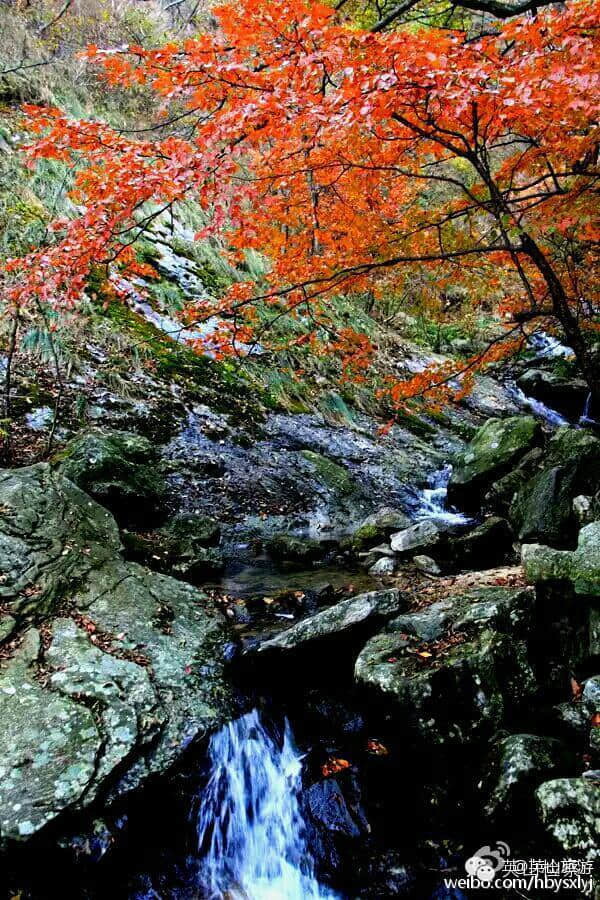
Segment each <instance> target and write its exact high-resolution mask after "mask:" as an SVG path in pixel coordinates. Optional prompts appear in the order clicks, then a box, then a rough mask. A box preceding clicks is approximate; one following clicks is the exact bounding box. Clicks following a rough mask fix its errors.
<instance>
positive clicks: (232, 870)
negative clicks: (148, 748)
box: [197, 710, 336, 900]
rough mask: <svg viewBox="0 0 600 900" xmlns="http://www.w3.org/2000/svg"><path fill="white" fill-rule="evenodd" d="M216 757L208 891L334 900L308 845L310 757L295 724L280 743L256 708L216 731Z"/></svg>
mask: <svg viewBox="0 0 600 900" xmlns="http://www.w3.org/2000/svg"><path fill="white" fill-rule="evenodd" d="M209 757H210V762H211V774H210V779H209V782H208V784H207V786H206V789H205V791H204V793H203V795H202V797H201V803H200V809H199V811H198V818H197V831H198V847H199V852H200V856H201V863H200V868H199V887H200V888H201V889H202V891H203V892H206V893H203V894H202V896H206V897H207V898H210V900H217V898H219V900H220V898H225V897H226V898H228V900H333V898H334V897H335V896H336V895H335V894H333V893H332V892H331V891H329V890H328V889H326V888H323V887H322V886H321V885H319V883H318V881H317V879H316V876H315V867H314V861H313V858H312V855H311V853H310V849H309V848H308V846H307V842H306V833H305V824H304V820H303V817H302V813H301V811H300V805H299V795H300V790H301V786H302V785H301V769H302V765H301V760H302V756H301V754H300V753H299V752H298V750H297V749H296V747H295V745H294V741H293V737H292V734H291V731H290V727H289V724H288V723H287V722H286V725H285V729H284V733H283V736H282V740H281V742H279V741H277V740H276V739H275V738H274V737H273V736H272V735H271V734H270V732H269V731H268V730H267V728H266V727H265V725H264V724H263V722H262V721H261V718H260V715H259V713H258V711H257V710H253V711H252V712H249V713H247V714H246V715H245V716H242V717H241V718H240V719H237V720H236V721H235V722H231V723H230V724H229V725H226V726H225V727H224V728H223V729H221V731H219V732H218V733H217V734H215V735H214V736H213V737H212V739H211V741H210V746H209Z"/></svg>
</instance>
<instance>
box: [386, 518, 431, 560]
mask: <svg viewBox="0 0 600 900" xmlns="http://www.w3.org/2000/svg"><path fill="white" fill-rule="evenodd" d="M443 534H444V530H443V529H442V528H440V526H439V525H437V524H436V523H435V522H432V521H429V520H427V519H426V520H424V521H423V522H417V523H416V525H411V527H410V528H405V529H404V530H403V531H398V532H396V534H393V535H392V537H391V540H390V544H391V547H392V550H393V551H394V553H399V554H407V553H410V552H411V551H414V550H421V549H423V550H425V549H427V548H428V547H435V546H436V545H438V544H439V543H440V541H441V539H442V535H443Z"/></svg>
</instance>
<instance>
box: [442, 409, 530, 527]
mask: <svg viewBox="0 0 600 900" xmlns="http://www.w3.org/2000/svg"><path fill="white" fill-rule="evenodd" d="M541 435H542V431H541V426H540V425H539V423H538V422H537V421H536V420H535V419H534V418H533V417H532V416H512V417H510V418H508V419H490V420H489V421H488V422H486V423H485V425H482V427H481V428H480V429H479V430H478V431H477V433H476V435H475V437H474V438H473V440H472V441H471V443H470V444H469V445H468V446H467V448H466V450H465V451H464V452H463V453H462V454H461V455H460V456H459V458H458V461H457V463H456V464H455V466H454V468H453V470H452V476H451V478H450V482H449V484H448V501H449V502H450V503H451V504H452V505H454V506H457V507H458V508H460V509H471V510H473V509H478V508H479V507H480V506H481V502H482V499H483V496H484V494H485V493H486V491H487V489H488V488H489V487H490V485H491V484H493V482H494V481H496V480H497V479H498V478H500V477H502V476H503V475H505V474H506V473H507V472H509V471H510V470H511V468H512V467H513V466H514V465H515V464H516V463H517V462H518V461H519V460H520V459H521V458H522V457H523V456H524V455H525V454H526V453H527V451H528V450H530V449H531V448H532V447H533V446H534V445H535V444H537V443H539V442H540V440H541Z"/></svg>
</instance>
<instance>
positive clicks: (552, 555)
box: [521, 522, 600, 596]
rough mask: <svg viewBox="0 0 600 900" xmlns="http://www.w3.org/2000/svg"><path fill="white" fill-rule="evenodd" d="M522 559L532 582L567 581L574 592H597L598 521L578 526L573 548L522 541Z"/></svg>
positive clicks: (599, 585)
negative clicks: (581, 526) (552, 546)
mask: <svg viewBox="0 0 600 900" xmlns="http://www.w3.org/2000/svg"><path fill="white" fill-rule="evenodd" d="M521 559H522V563H523V568H524V570H525V577H526V578H527V580H528V581H529V582H530V583H531V584H540V583H542V582H552V581H568V582H571V584H572V585H573V589H574V591H575V593H576V594H587V595H590V596H600V522H592V523H591V524H590V525H586V526H585V527H584V528H582V529H581V531H580V532H579V538H578V542H577V549H576V550H554V549H552V548H551V547H546V546H543V545H542V544H523V548H522V551H521Z"/></svg>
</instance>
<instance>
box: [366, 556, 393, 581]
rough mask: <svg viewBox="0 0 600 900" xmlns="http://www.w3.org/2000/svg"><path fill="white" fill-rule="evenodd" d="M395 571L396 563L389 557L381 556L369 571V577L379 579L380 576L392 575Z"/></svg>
mask: <svg viewBox="0 0 600 900" xmlns="http://www.w3.org/2000/svg"><path fill="white" fill-rule="evenodd" d="M395 569H396V562H395V560H394V559H393V558H392V557H390V556H382V557H381V559H378V560H377V562H376V563H374V564H373V565H372V566H371V567H370V569H369V575H374V576H375V577H380V576H381V575H393V574H394V571H395Z"/></svg>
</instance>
